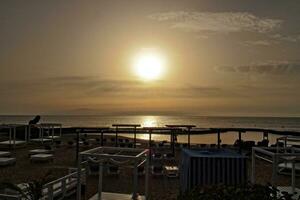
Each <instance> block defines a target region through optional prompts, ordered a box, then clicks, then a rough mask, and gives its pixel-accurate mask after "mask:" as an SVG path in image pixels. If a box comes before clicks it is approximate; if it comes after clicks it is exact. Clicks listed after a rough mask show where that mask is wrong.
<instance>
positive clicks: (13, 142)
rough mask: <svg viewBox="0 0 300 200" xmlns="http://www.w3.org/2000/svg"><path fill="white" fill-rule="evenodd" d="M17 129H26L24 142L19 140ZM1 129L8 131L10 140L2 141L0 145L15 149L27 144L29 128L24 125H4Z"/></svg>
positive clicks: (0, 126)
mask: <svg viewBox="0 0 300 200" xmlns="http://www.w3.org/2000/svg"><path fill="white" fill-rule="evenodd" d="M17 128H23V129H24V140H17V138H16V132H17ZM0 129H8V140H5V141H1V142H0V145H2V146H9V147H13V148H15V147H16V146H17V145H22V144H24V143H27V126H26V125H23V124H2V125H0Z"/></svg>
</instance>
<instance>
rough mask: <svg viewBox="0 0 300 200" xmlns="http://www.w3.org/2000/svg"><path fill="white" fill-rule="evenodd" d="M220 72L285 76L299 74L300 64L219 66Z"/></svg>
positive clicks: (272, 63) (271, 63)
mask: <svg viewBox="0 0 300 200" xmlns="http://www.w3.org/2000/svg"><path fill="white" fill-rule="evenodd" d="M216 70H217V71H218V72H230V73H254V74H276V75H283V74H289V73H294V72H299V70H300V62H288V61H282V62H266V63H256V64H252V65H240V66H218V67H216Z"/></svg>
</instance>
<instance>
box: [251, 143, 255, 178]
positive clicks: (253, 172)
mask: <svg viewBox="0 0 300 200" xmlns="http://www.w3.org/2000/svg"><path fill="white" fill-rule="evenodd" d="M251 164H252V170H251V171H252V172H251V183H252V184H255V149H253V148H252V163H251Z"/></svg>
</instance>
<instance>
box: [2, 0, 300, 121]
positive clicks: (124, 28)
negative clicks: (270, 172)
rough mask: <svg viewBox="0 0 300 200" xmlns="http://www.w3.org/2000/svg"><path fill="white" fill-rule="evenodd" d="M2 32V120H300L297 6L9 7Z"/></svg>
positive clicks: (116, 2) (234, 0)
mask: <svg viewBox="0 0 300 200" xmlns="http://www.w3.org/2000/svg"><path fill="white" fill-rule="evenodd" d="M0 26H1V28H0V44H1V45H0V114H2V115H6V114H12V115H14V114H142V115H160V114H161V115H175V114H176V115H177V114H178V115H183V114H185V115H218V116H291V117H292V116H298V117H299V116H300V90H299V88H300V57H299V55H300V3H299V0H286V1H282V0H243V1H240V0H226V1H224V0H184V1H182V0H152V1H149V0H97V1H92V0H91V1H79V0H78V1H77V0H73V1H71V0H66V1H61V0H45V1H40V0H36V1H33V0H27V1H17V0H2V1H1V2H0ZM143 49H155V50H156V51H157V52H159V53H160V54H161V55H162V56H163V57H164V58H165V60H166V62H165V66H164V74H163V75H162V76H161V77H159V79H156V80H153V81H145V80H141V78H140V77H137V75H136V73H135V72H134V70H133V65H134V64H133V62H134V61H133V60H134V58H135V56H136V55H137V54H138V53H139V52H141V50H143Z"/></svg>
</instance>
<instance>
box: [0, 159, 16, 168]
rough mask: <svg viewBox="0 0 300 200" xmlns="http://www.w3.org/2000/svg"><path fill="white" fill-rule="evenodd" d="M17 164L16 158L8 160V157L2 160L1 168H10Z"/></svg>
mask: <svg viewBox="0 0 300 200" xmlns="http://www.w3.org/2000/svg"><path fill="white" fill-rule="evenodd" d="M14 164H16V158H7V157H1V158H0V166H1V167H2V166H9V165H14Z"/></svg>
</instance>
